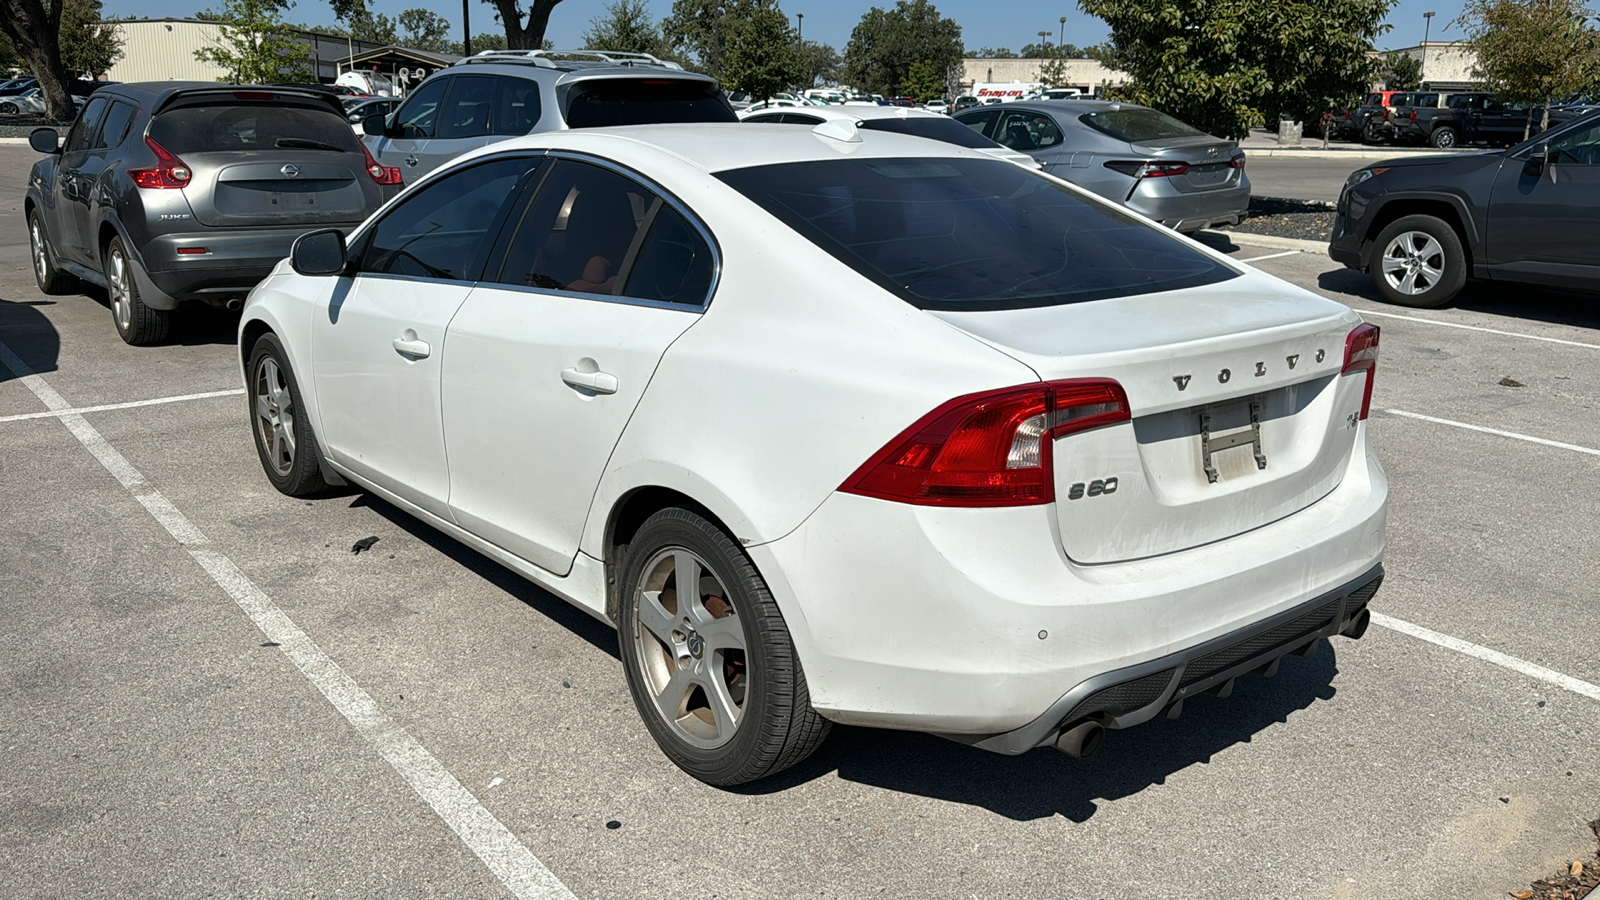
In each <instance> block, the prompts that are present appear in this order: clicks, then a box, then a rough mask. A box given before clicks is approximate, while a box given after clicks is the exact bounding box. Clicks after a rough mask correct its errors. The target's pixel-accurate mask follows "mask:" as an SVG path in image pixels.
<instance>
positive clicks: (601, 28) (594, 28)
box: [583, 0, 672, 59]
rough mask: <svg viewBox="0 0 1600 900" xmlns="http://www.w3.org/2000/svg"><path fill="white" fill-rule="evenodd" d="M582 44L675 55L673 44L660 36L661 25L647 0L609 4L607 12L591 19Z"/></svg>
mask: <svg viewBox="0 0 1600 900" xmlns="http://www.w3.org/2000/svg"><path fill="white" fill-rule="evenodd" d="M583 46H585V47H587V48H589V49H591V50H616V51H618V52H622V53H650V54H653V55H655V56H658V57H661V58H663V59H665V58H667V57H669V56H671V55H672V45H671V44H669V43H667V39H666V38H664V37H662V36H661V29H660V28H658V27H657V26H656V23H655V21H654V20H653V19H651V18H650V9H649V7H647V6H645V4H644V0H616V2H614V3H609V4H607V5H606V14H605V15H604V16H596V17H594V18H593V19H590V20H589V30H588V31H586V32H584V33H583Z"/></svg>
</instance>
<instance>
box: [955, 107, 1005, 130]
mask: <svg viewBox="0 0 1600 900" xmlns="http://www.w3.org/2000/svg"><path fill="white" fill-rule="evenodd" d="M999 117H1000V110H998V109H990V110H984V111H983V112H975V113H972V114H971V115H965V116H962V117H961V118H959V119H957V120H956V121H957V122H960V123H961V124H963V125H965V126H967V127H968V128H970V129H972V130H973V131H976V132H978V133H979V134H988V133H989V131H990V130H991V129H990V128H989V126H991V125H993V124H994V120H995V119H998V118H999Z"/></svg>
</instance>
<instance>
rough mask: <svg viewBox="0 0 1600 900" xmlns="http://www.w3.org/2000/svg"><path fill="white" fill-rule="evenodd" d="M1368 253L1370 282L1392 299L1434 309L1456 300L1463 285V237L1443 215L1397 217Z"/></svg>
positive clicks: (1464, 269)
mask: <svg viewBox="0 0 1600 900" xmlns="http://www.w3.org/2000/svg"><path fill="white" fill-rule="evenodd" d="M1372 252H1373V257H1372V263H1371V265H1369V266H1368V269H1369V271H1370V272H1371V273H1372V284H1373V286H1374V287H1376V288H1377V289H1378V293H1379V294H1382V295H1383V299H1385V300H1387V301H1389V302H1390V303H1396V304H1399V305H1401V306H1411V307H1416V308H1419V309H1432V308H1434V307H1438V306H1443V305H1445V304H1446V303H1449V302H1450V301H1451V300H1453V299H1455V296H1456V294H1458V293H1460V292H1461V288H1462V286H1463V285H1465V284H1466V283H1467V255H1466V253H1465V252H1464V251H1463V250H1462V248H1461V238H1460V237H1459V236H1458V235H1457V234H1456V232H1455V229H1454V228H1451V227H1450V225H1449V224H1448V223H1446V222H1445V221H1444V220H1443V219H1438V218H1435V217H1433V216H1405V217H1403V218H1399V219H1396V220H1395V221H1393V222H1391V223H1389V226H1388V227H1387V228H1385V229H1383V231H1382V232H1380V233H1379V234H1378V239H1377V240H1376V241H1374V242H1373V245H1372Z"/></svg>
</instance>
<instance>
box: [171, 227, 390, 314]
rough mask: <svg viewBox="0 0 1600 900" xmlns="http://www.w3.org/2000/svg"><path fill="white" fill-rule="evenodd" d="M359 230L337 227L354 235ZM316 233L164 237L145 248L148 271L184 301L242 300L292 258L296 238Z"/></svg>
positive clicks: (300, 230)
mask: <svg viewBox="0 0 1600 900" xmlns="http://www.w3.org/2000/svg"><path fill="white" fill-rule="evenodd" d="M357 224H359V223H347V224H344V225H336V226H334V227H337V228H342V229H345V230H346V231H349V230H350V229H353V228H355V227H356V225H357ZM311 230H313V229H312V228H311V227H296V228H261V229H235V228H230V229H226V230H224V229H218V230H217V231H216V232H214V233H206V232H193V231H190V232H184V233H182V234H164V235H159V236H157V237H154V238H151V239H150V241H149V242H148V243H146V244H145V245H144V247H143V248H142V250H143V257H144V266H145V270H146V272H147V273H148V275H149V277H150V280H151V282H153V283H154V284H155V286H156V288H157V289H159V290H160V291H161V292H162V293H165V294H168V295H170V296H172V297H174V298H177V299H179V300H227V299H232V298H236V297H237V298H242V297H244V295H245V294H247V293H249V292H250V289H251V288H253V287H255V286H256V284H258V283H259V282H260V281H261V279H263V278H266V277H267V274H268V273H270V272H271V271H272V267H273V266H275V265H277V264H278V261H279V260H281V259H283V258H284V257H286V256H288V255H289V250H290V248H292V247H293V246H294V242H295V238H298V237H299V236H300V235H302V234H304V233H305V232H307V231H311ZM180 251H188V252H180ZM198 251H204V252H198Z"/></svg>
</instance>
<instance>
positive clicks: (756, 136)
mask: <svg viewBox="0 0 1600 900" xmlns="http://www.w3.org/2000/svg"><path fill="white" fill-rule="evenodd" d="M817 127H819V128H820V127H823V126H817ZM830 127H836V126H830ZM857 136H858V137H859V138H860V140H859V141H852V142H847V141H841V140H837V139H835V138H829V137H823V136H822V135H819V134H817V133H816V132H815V129H812V128H806V127H803V126H802V127H796V126H794V125H766V124H760V123H755V124H752V123H749V122H711V123H694V124H681V125H625V126H620V127H609V128H579V129H572V130H567V131H546V132H540V133H536V134H530V135H525V136H523V137H516V138H511V139H510V140H506V141H499V142H496V143H493V144H490V145H489V146H488V147H485V148H483V149H482V150H479V151H476V152H474V153H472V154H471V156H474V157H476V156H483V155H488V154H491V153H504V152H507V151H516V150H572V151H577V152H582V153H594V154H596V155H599V156H604V157H606V158H611V159H614V160H615V161H617V162H622V163H627V162H628V161H629V160H633V159H638V158H640V157H643V156H649V155H651V153H652V152H655V153H662V152H664V153H666V154H669V155H671V156H674V157H677V158H678V159H679V160H681V161H683V162H686V163H688V164H690V165H691V166H694V167H695V168H698V169H700V170H702V171H705V172H707V173H713V174H714V173H717V172H723V171H728V170H731V169H744V168H749V167H752V166H768V165H780V164H783V163H793V162H812V161H819V160H833V159H840V158H842V157H851V158H857V157H872V158H879V157H901V156H958V157H970V158H976V159H994V157H992V156H989V155H987V154H983V153H979V152H977V151H973V150H967V149H965V148H962V147H957V146H956V145H954V144H947V143H944V142H942V141H933V140H928V139H926V138H919V137H911V136H909V135H903V134H896V133H893V132H887V131H871V130H866V129H863V130H861V131H860V132H858V133H857Z"/></svg>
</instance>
